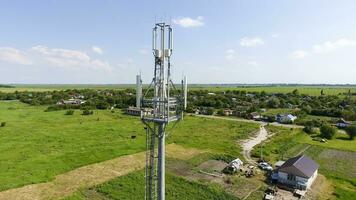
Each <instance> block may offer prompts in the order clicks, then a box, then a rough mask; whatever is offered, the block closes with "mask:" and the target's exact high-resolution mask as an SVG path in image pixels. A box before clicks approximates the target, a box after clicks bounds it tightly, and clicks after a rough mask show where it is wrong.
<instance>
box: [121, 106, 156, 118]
mask: <svg viewBox="0 0 356 200" xmlns="http://www.w3.org/2000/svg"><path fill="white" fill-rule="evenodd" d="M125 113H126V114H128V115H134V116H141V113H142V114H143V115H149V114H152V109H150V108H144V109H141V108H137V107H128V108H126V110H125Z"/></svg>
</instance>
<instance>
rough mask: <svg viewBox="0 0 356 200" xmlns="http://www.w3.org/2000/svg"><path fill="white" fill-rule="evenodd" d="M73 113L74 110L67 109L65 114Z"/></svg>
mask: <svg viewBox="0 0 356 200" xmlns="http://www.w3.org/2000/svg"><path fill="white" fill-rule="evenodd" d="M73 114H74V110H67V111H66V113H65V115H73Z"/></svg>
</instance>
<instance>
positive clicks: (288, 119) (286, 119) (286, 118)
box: [276, 114, 297, 124]
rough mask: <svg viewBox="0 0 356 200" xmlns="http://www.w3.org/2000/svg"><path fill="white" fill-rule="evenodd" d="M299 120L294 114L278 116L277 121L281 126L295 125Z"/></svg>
mask: <svg viewBox="0 0 356 200" xmlns="http://www.w3.org/2000/svg"><path fill="white" fill-rule="evenodd" d="M296 119H297V116H294V115H292V114H278V115H276V121H277V122H279V123H281V124H289V123H293V122H294V121H295V120H296Z"/></svg>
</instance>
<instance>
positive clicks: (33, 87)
mask: <svg viewBox="0 0 356 200" xmlns="http://www.w3.org/2000/svg"><path fill="white" fill-rule="evenodd" d="M11 86H14V88H0V92H15V91H39V92H41V91H52V90H65V89H87V88H89V89H125V88H134V87H135V85H134V84H106V85H105V84H103V85H95V84H14V85H11ZM295 89H298V91H299V93H301V94H307V95H312V96H319V95H320V91H321V90H324V94H326V95H339V94H340V93H347V92H348V91H349V89H350V90H351V92H353V93H356V86H318V85H315V86H312V85H310V86H309V85H308V86H303V85H296V86H287V85H286V86H269V85H266V86H229V85H209V84H207V85H195V84H192V85H189V90H209V91H226V90H240V91H246V92H261V91H265V92H267V93H291V92H292V91H293V90H295Z"/></svg>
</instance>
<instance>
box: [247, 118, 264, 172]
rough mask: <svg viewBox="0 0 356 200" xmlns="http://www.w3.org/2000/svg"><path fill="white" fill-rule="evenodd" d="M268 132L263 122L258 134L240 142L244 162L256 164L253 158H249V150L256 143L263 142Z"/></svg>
mask: <svg viewBox="0 0 356 200" xmlns="http://www.w3.org/2000/svg"><path fill="white" fill-rule="evenodd" d="M268 137H269V136H268V132H267V130H266V128H265V124H262V125H261V127H260V130H259V131H258V134H257V135H256V136H254V137H252V138H250V139H247V140H244V141H243V142H242V143H241V146H242V149H243V150H242V155H243V157H244V158H245V160H246V162H248V163H250V164H255V165H256V164H257V162H256V161H255V160H253V159H252V158H251V151H252V149H253V147H255V146H256V145H258V144H260V143H261V142H263V141H264V140H267V139H268Z"/></svg>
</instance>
